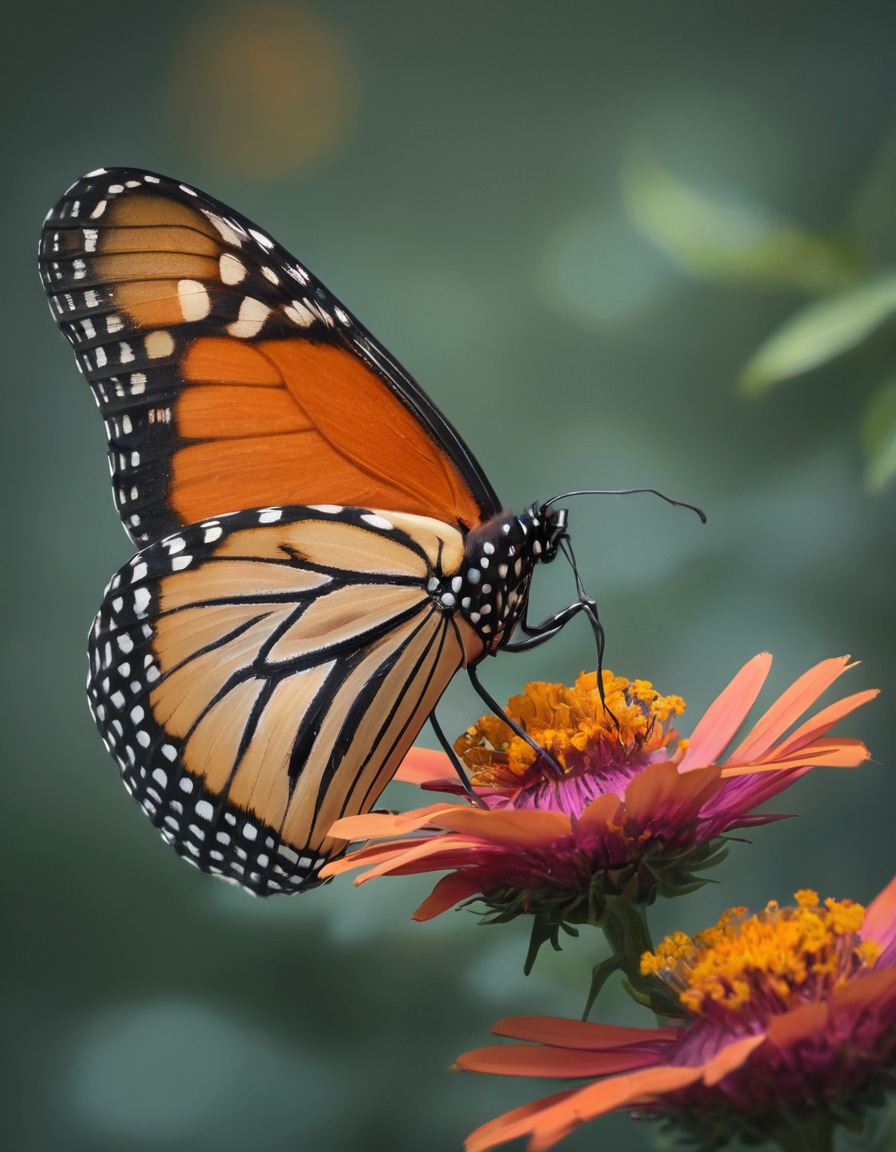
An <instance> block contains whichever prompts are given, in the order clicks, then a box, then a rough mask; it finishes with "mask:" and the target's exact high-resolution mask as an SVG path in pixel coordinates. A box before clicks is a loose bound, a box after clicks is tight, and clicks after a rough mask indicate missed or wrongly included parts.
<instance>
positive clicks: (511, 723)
mask: <svg viewBox="0 0 896 1152" xmlns="http://www.w3.org/2000/svg"><path fill="white" fill-rule="evenodd" d="M467 675H468V676H469V677H470V683H471V684H472V685H473V687H474V688H475V689H476V691H477V692H478V694H479V695H480V696H481V697H482V699H483V700H484V701H485V703H486V704H487V705H488V706H489V708H491V710H492V712H494V714H495V715H496V716H499V717H500V718H501V719H502V720H503V721H504V723H505V724H506V725H507V727H508V728H509V729H510V730H511V731H512V732H514V733H516V735H517V736H519V738H520V739H521V740H525V741H526V743H527V744H528V745H529V747H530V748H531V749H532V750H533V751H534V752H535V754H536V756H539V757H540V758H541V759H543V760H546V761H547V764H548V767H549V769H550V770H551V772H552V773H553V774H554V775H555V776H556V777H558V778H559V777H561V776H562V775H563V769H562V768H561V767H560V765H559V764H558V763H557V761H556V760H555V759H554V758H553V756H551V755H550V754H549V753H548V752H546V751H545V749H544V748H542V746H541V745H540V744H537V743H536V742H535V741H534V740H533V739H532V737H531V736H530V735H529V733H528V732H527V731H526V730H525V728H521V727H520V726H519V724H517V722H516V721H515V720H513V719H512V718H511V717H510V716H508V715H507V713H506V712H505V711H504V709H503V708H502V707H501V705H500V704H499V703H498V701H497V700H496V699H495V698H494V696H492V694H491V693H490V692H489V691H488V689H487V688H486V687H485V686H484V685H483V683H482V681H481V680H480V679H479V676H478V674H477V672H476V667H475V665H472V664H471V665H469V666H468V667H467Z"/></svg>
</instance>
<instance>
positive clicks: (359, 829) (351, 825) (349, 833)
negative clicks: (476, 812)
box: [330, 802, 457, 840]
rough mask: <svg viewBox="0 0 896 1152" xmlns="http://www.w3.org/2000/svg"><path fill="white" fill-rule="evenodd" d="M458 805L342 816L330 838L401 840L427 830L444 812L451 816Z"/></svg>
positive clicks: (332, 829)
mask: <svg viewBox="0 0 896 1152" xmlns="http://www.w3.org/2000/svg"><path fill="white" fill-rule="evenodd" d="M456 807H457V805H456V804H446V803H444V802H442V803H441V804H429V805H428V806H427V807H425V808H414V809H412V810H411V811H410V812H367V813H365V814H364V815H362V816H343V817H342V819H341V820H334V821H333V823H332V824H331V825H330V835H331V836H335V837H337V838H338V839H340V840H368V839H370V837H372V836H377V837H382V836H401V835H403V834H404V833H405V832H413V831H416V830H417V829H419V828H424V827H425V826H426V825H427V824H430V823H432V822H434V820H435V819H436V818H437V817H438V816H439V815H440V814H441V813H443V812H451V811H453V810H454V809H455V808H456Z"/></svg>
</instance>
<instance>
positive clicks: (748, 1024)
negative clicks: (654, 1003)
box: [457, 878, 896, 1152]
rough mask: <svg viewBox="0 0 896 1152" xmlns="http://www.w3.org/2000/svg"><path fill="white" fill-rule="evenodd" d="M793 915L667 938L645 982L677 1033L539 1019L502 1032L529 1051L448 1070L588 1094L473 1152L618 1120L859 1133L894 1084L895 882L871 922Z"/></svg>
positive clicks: (814, 908)
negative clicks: (563, 1080)
mask: <svg viewBox="0 0 896 1152" xmlns="http://www.w3.org/2000/svg"><path fill="white" fill-rule="evenodd" d="M796 900H797V906H796V907H794V908H779V907H778V905H777V904H775V903H772V904H769V905H768V907H767V908H766V909H765V911H763V912H761V913H759V914H758V915H756V916H748V915H747V914H746V912H745V910H744V909H732V910H731V911H730V912H729V913H726V914H725V915H724V916H723V917H722V919H721V920H720V922H719V924H718V925H717V926H716V927H715V928H711V929H708V930H707V931H705V932H701V933H699V934H698V935H697V936H696V937H695V938H694V939H693V940H691V939H690V938H689V937H687V936H685V935H684V933H676V934H675V935H674V936H671V937H668V938H667V939H666V940H665V941H664V942H663V943H662V944H661V945H660V947H659V948H658V949H657V950H656V952H655V953H647V954H645V957H644V958H643V961H642V971H643V972H644V973H645V975H647V976H648V977H650V978H652V979H656V980H662V981H663V982H664V984H665V985H666V990H667V992H668V993H672V994H674V995H675V996H676V997H677V998H678V1000H679V1001H680V1004H681V1008H682V1011H683V1013H684V1014H685V1016H686V1019H685V1021H684V1022H682V1023H678V1024H676V1025H675V1026H674V1027H669V1028H622V1027H617V1026H610V1025H603V1024H591V1023H585V1022H583V1021H581V1020H560V1019H553V1018H551V1017H544V1016H531V1017H517V1018H514V1019H509V1020H502V1021H499V1023H498V1024H496V1025H495V1028H494V1031H495V1032H497V1033H498V1034H499V1035H503V1036H510V1037H512V1038H514V1039H517V1040H526V1041H529V1042H530V1043H528V1044H525V1045H493V1046H490V1047H487V1048H480V1049H477V1050H476V1051H473V1052H468V1053H466V1054H465V1055H464V1056H461V1057H460V1059H459V1060H458V1061H457V1067H458V1068H461V1069H464V1070H467V1071H473V1072H491V1073H500V1074H503V1075H510V1076H542V1077H543V1076H548V1077H587V1078H589V1081H590V1082H589V1083H587V1084H585V1085H584V1086H579V1087H575V1088H571V1089H568V1090H567V1091H565V1092H560V1093H558V1094H557V1095H554V1096H549V1097H547V1098H545V1099H542V1100H538V1101H535V1102H533V1103H531V1104H526V1105H524V1106H523V1107H521V1108H517V1109H514V1110H513V1111H512V1112H508V1113H506V1114H505V1115H503V1116H499V1117H497V1118H496V1119H494V1120H491V1121H489V1122H488V1123H487V1124H484V1125H483V1126H482V1127H481V1128H478V1129H477V1130H476V1131H475V1132H473V1133H472V1135H471V1136H470V1137H469V1138H468V1140H467V1143H466V1148H467V1152H486V1150H487V1149H490V1148H494V1147H495V1146H497V1145H499V1144H503V1143H505V1142H506V1141H508V1140H512V1139H515V1138H517V1137H519V1136H526V1135H528V1136H529V1137H530V1140H529V1144H528V1149H529V1152H543V1150H544V1149H547V1148H551V1147H552V1146H553V1145H554V1144H556V1143H557V1142H558V1141H560V1140H561V1139H563V1137H564V1136H567V1135H568V1134H569V1133H570V1132H572V1131H573V1130H574V1129H575V1128H576V1127H578V1125H580V1124H583V1123H585V1122H586V1121H589V1120H592V1119H594V1118H595V1117H597V1116H601V1115H603V1114H605V1113H607V1112H611V1111H614V1110H617V1109H627V1110H633V1111H636V1112H637V1114H638V1115H641V1116H644V1117H650V1116H653V1117H660V1118H662V1119H665V1120H667V1121H668V1122H669V1123H670V1124H671V1125H672V1126H673V1128H678V1129H679V1131H684V1132H687V1133H688V1134H689V1135H690V1136H692V1137H696V1138H698V1139H699V1138H701V1137H702V1138H704V1139H707V1138H708V1137H709V1135H710V1134H713V1136H714V1137H715V1139H716V1141H717V1144H714V1145H713V1146H714V1147H716V1146H721V1144H722V1143H724V1142H725V1141H726V1140H727V1139H729V1138H731V1137H733V1136H735V1135H738V1136H740V1137H741V1138H744V1139H747V1140H752V1141H762V1140H773V1141H776V1142H777V1143H778V1144H779V1145H780V1146H781V1147H782V1148H810V1147H811V1148H812V1149H813V1150H816V1152H825V1150H826V1149H829V1148H831V1147H832V1143H831V1140H832V1133H833V1127H834V1124H835V1123H836V1121H837V1120H843V1119H846V1120H853V1121H860V1120H861V1115H862V1112H863V1110H864V1108H865V1107H866V1106H867V1105H869V1104H874V1103H878V1102H879V1100H880V1095H881V1092H882V1091H883V1090H886V1089H887V1088H888V1087H892V1086H893V1085H894V1083H896V878H894V880H892V881H891V882H890V884H889V885H888V886H887V887H886V888H885V889H884V891H883V892H881V893H880V895H878V896H877V897H876V898H875V900H874V901H872V903H871V904H870V905H869V907H868V909H867V911H865V909H863V908H862V906H861V905H860V904H855V903H853V902H851V901H848V900H847V901H836V900H826V901H825V902H824V903H823V904H821V903H820V902H819V900H818V896H817V895H816V893H814V892H810V891H803V892H798V893H797V894H796Z"/></svg>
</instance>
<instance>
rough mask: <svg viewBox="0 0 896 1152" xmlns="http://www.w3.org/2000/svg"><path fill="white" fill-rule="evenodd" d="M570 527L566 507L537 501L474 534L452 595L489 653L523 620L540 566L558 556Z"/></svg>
mask: <svg viewBox="0 0 896 1152" xmlns="http://www.w3.org/2000/svg"><path fill="white" fill-rule="evenodd" d="M565 531H566V513H565V512H564V511H562V510H558V511H555V510H554V509H553V508H551V507H540V506H538V505H533V506H532V507H531V508H528V509H527V510H526V511H525V512H523V513H522V514H520V515H516V514H514V513H511V514H507V515H503V516H496V517H494V518H493V519H491V520H487V521H486V522H485V523H484V524H480V525H479V526H478V527H477V528H474V529H473V530H472V531H471V532H470V533H469V534H468V536H467V538H466V542H465V547H464V562H463V565H462V567H461V569H460V572H459V573H458V575H457V576H456V577H455V578H454V580H453V581H452V593H453V596H454V597H455V598H456V599H455V600H454V603H455V604H456V605H457V606H458V607H459V608H460V612H461V614H462V615H463V616H464V617H465V618H466V619H467V620H468V621H469V623H470V624H471V625H472V627H473V628H474V629H475V631H476V633H477V635H478V636H479V637H480V639H481V640H482V643H483V645H484V647H485V650H486V652H495V651H497V650H498V648H500V647H501V645H502V644H503V643H504V642H505V641H506V640H507V639H508V638H509V637H510V635H511V634H512V632H513V630H514V628H515V627H516V626H517V624H518V623H519V622H520V620H521V619H522V617H523V614H524V612H525V607H526V603H527V600H528V594H529V583H530V581H531V579H532V572H533V570H534V568H535V565H536V564H537V563H539V562H548V561H550V560H553V558H554V556H555V555H556V551H557V546H558V543H559V539H560V537H561V536H562V535H563V533H564V532H565ZM443 602H444V601H443Z"/></svg>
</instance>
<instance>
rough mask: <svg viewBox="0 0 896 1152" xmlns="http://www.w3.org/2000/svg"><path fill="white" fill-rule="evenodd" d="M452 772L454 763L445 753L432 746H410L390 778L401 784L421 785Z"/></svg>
mask: <svg viewBox="0 0 896 1152" xmlns="http://www.w3.org/2000/svg"><path fill="white" fill-rule="evenodd" d="M454 774H455V773H454V765H453V764H452V763H451V760H450V759H449V757H448V756H447V755H446V753H444V752H435V751H433V749H432V748H412V749H411V750H410V752H408V754H407V756H405V758H404V760H402V762H401V764H400V765H399V768H398V771H397V772H396V773H395V775H394V776H393V777H392V779H393V780H398V781H400V782H401V783H402V784H417V785H422V784H428V783H429V782H430V780H439V779H440V778H442V777H444V776H453V775H454Z"/></svg>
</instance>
